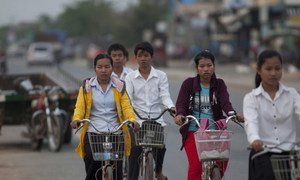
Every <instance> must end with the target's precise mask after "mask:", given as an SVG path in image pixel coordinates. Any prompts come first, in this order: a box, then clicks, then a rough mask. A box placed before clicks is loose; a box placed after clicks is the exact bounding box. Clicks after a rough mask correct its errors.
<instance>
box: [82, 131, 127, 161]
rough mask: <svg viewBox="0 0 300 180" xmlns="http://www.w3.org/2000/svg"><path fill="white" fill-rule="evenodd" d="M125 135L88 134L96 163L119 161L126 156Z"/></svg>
mask: <svg viewBox="0 0 300 180" xmlns="http://www.w3.org/2000/svg"><path fill="white" fill-rule="evenodd" d="M123 135H124V134H123V133H122V132H118V133H106V132H105V133H101V134H98V133H88V138H89V143H90V147H91V150H92V155H93V159H94V160H95V161H118V160H122V158H123V156H124V136H123Z"/></svg>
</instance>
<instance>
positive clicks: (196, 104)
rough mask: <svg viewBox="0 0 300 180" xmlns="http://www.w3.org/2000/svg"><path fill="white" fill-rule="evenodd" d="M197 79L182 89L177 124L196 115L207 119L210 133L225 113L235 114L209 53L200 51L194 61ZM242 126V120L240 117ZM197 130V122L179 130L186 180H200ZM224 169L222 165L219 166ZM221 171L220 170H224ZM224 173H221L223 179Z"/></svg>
mask: <svg viewBox="0 0 300 180" xmlns="http://www.w3.org/2000/svg"><path fill="white" fill-rule="evenodd" d="M194 62H195V66H196V70H197V75H196V76H195V77H190V78H187V79H186V80H185V81H184V82H183V83H182V85H181V88H180V91H179V94H178V98H177V102H176V110H177V115H176V117H175V118H174V121H175V123H176V124H178V125H182V124H183V121H182V119H183V117H184V116H187V115H193V116H195V117H198V118H199V119H201V118H207V119H208V120H209V127H210V129H214V128H215V124H214V121H217V120H219V119H224V118H225V117H224V116H223V111H224V112H225V113H226V114H228V112H230V111H234V109H233V107H232V105H231V102H230V99H229V94H228V91H227V87H226V85H225V83H224V81H223V80H222V79H220V78H217V77H216V75H215V57H214V55H213V54H212V53H211V52H209V51H208V50H204V51H201V52H200V53H198V54H197V55H196V56H195V58H194ZM237 118H238V120H239V121H240V122H243V117H242V116H241V115H239V114H237ZM197 130H198V126H197V125H196V123H195V122H194V121H192V122H190V124H189V125H187V126H183V128H181V129H180V133H181V135H182V147H181V150H182V149H183V148H184V149H185V152H186V155H187V158H188V162H189V166H188V176H187V179H189V180H194V179H201V174H202V164H201V162H200V160H199V159H198V155H197V149H196V144H195V139H194V132H195V131H197ZM220 166H221V165H220ZM226 166H227V163H225V167H224V168H223V167H221V168H220V170H222V169H225V168H226ZM223 174H224V172H221V175H223Z"/></svg>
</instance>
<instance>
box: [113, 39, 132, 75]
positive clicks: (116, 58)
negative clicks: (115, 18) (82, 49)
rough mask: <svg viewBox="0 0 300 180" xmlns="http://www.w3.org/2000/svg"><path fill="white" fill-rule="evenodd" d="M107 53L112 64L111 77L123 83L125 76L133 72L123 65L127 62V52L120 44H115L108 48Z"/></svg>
mask: <svg viewBox="0 0 300 180" xmlns="http://www.w3.org/2000/svg"><path fill="white" fill-rule="evenodd" d="M107 53H108V55H109V56H110V57H111V58H112V60H113V63H114V66H113V72H112V76H113V77H118V78H120V79H121V80H123V81H124V80H125V77H126V75H127V74H128V73H130V72H132V71H133V70H132V69H130V68H128V67H126V66H125V63H126V61H127V60H128V51H127V50H126V49H125V47H124V46H123V45H122V44H118V43H115V44H112V45H110V46H109V47H108V50H107Z"/></svg>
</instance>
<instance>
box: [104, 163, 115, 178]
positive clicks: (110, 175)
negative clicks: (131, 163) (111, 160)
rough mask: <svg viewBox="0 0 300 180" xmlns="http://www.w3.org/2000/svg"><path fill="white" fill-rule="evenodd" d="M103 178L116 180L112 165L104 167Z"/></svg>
mask: <svg viewBox="0 0 300 180" xmlns="http://www.w3.org/2000/svg"><path fill="white" fill-rule="evenodd" d="M102 176H103V178H102V179H103V180H113V179H114V174H113V167H112V165H107V166H105V167H104V171H103V174H102Z"/></svg>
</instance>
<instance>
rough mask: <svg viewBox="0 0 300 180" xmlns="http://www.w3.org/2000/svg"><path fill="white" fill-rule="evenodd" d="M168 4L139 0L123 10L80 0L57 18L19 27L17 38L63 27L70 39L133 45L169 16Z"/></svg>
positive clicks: (103, 1) (0, 34) (104, 1)
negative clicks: (107, 40) (104, 40)
mask: <svg viewBox="0 0 300 180" xmlns="http://www.w3.org/2000/svg"><path fill="white" fill-rule="evenodd" d="M167 6H168V1H160V0H151V1H150V0H140V1H139V3H137V4H134V5H131V6H130V7H128V8H127V9H126V10H124V11H122V12H120V11H116V10H115V9H114V8H113V5H112V4H111V2H110V1H108V0H80V1H76V2H75V3H74V4H72V5H69V6H66V7H65V10H64V11H63V12H62V13H61V14H60V15H59V16H58V17H57V19H51V18H50V17H48V16H47V15H41V16H40V17H39V19H38V21H37V22H36V23H34V24H31V25H27V26H26V27H18V29H16V33H17V37H18V39H19V38H23V39H24V38H25V39H26V41H28V40H29V39H30V35H32V34H34V33H35V32H36V31H38V30H44V29H62V30H64V31H65V32H66V33H67V34H68V37H71V38H81V39H87V40H93V41H99V40H101V39H109V40H110V41H114V42H120V43H123V44H124V45H126V46H133V45H134V44H135V43H137V42H139V41H141V40H142V34H143V31H144V30H146V29H147V30H149V29H150V30H154V29H155V24H156V22H157V21H159V20H165V19H166V17H167V12H168V7H167ZM7 30H8V29H0V41H1V42H0V43H1V44H2V43H3V42H5V41H4V40H3V39H5V34H6V33H7Z"/></svg>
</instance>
